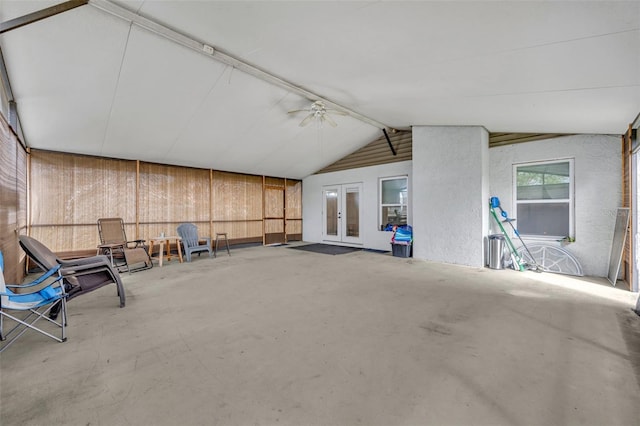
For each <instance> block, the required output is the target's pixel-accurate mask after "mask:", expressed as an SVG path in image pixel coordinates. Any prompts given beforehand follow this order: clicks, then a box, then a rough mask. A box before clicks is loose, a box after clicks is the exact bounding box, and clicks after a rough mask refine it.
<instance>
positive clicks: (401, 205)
mask: <svg viewBox="0 0 640 426" xmlns="http://www.w3.org/2000/svg"><path fill="white" fill-rule="evenodd" d="M408 180H409V179H408V178H407V177H406V176H399V177H390V178H382V179H380V230H381V231H385V230H389V229H388V228H390V227H392V226H393V225H406V224H407V211H408V207H407V205H408V201H409V197H408V192H407V183H408Z"/></svg>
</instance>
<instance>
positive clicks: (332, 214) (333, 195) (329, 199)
mask: <svg viewBox="0 0 640 426" xmlns="http://www.w3.org/2000/svg"><path fill="white" fill-rule="evenodd" d="M324 194H325V203H326V206H325V210H326V212H327V214H326V216H327V235H333V236H337V235H338V192H337V191H325V193H324Z"/></svg>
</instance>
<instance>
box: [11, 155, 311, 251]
mask: <svg viewBox="0 0 640 426" xmlns="http://www.w3.org/2000/svg"><path fill="white" fill-rule="evenodd" d="M25 155H26V154H25ZM30 160H31V167H30V178H31V205H32V207H31V218H30V220H29V222H30V228H31V229H30V233H31V235H32V236H33V237H34V238H36V239H38V240H39V241H41V242H42V243H43V244H45V245H46V246H48V247H50V248H51V249H52V250H53V251H54V252H57V253H65V254H67V253H69V254H70V253H76V252H83V253H87V252H91V251H93V250H95V249H96V246H97V244H98V243H99V235H98V227H97V223H96V222H97V219H98V218H106V217H120V218H122V219H123V220H124V222H125V230H126V233H127V237H128V239H130V240H133V239H137V238H142V239H149V238H152V237H157V236H158V235H159V234H160V233H161V232H164V233H165V234H167V235H169V234H175V233H176V227H177V225H178V224H180V223H182V222H192V223H194V224H196V226H198V232H199V234H200V235H201V236H211V237H213V238H215V234H216V233H221V232H226V233H227V236H228V238H229V240H230V241H231V242H232V243H234V242H235V243H242V242H259V241H263V232H264V231H265V230H266V231H268V232H275V233H284V220H285V216H284V205H285V204H284V203H285V201H284V199H285V198H284V197H285V188H286V192H287V193H288V194H290V199H289V200H288V201H287V206H288V207H287V208H288V209H290V210H291V212H292V215H293V216H291V217H290V220H291V221H293V222H295V223H294V224H293V225H291V226H292V229H294V230H295V231H296V232H299V233H301V220H302V217H301V212H302V207H301V205H298V204H296V203H302V198H301V187H302V182H300V181H295V180H294V181H286V180H285V179H281V178H263V177H262V176H254V175H245V174H239V173H229V172H221V171H214V170H206V169H194V168H189V167H180V166H170V165H162V164H155V163H146V162H140V161H130V160H117V159H107V158H102V157H90V156H83V155H76V154H67V153H59V152H48V151H40V150H33V152H32V153H31V156H30ZM25 167H26V166H25ZM263 179H264V182H269V185H270V186H268V187H263V186H264V185H263ZM13 181H15V179H13ZM23 181H24V182H26V175H25V179H23ZM58 182H62V184H58ZM285 184H286V185H285ZM24 192H25V193H26V190H25V191H24ZM265 200H267V201H268V206H269V214H273V215H276V216H274V217H277V218H279V224H278V223H275V222H273V223H272V222H271V220H270V219H265V217H271V216H265V213H266V211H265V210H264V209H263V202H264V201H265ZM23 213H24V214H22V217H23V219H22V221H23V222H21V223H25V224H26V223H27V219H26V203H25V207H24V209H23ZM263 227H264V229H263Z"/></svg>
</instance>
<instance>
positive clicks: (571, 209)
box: [511, 158, 575, 241]
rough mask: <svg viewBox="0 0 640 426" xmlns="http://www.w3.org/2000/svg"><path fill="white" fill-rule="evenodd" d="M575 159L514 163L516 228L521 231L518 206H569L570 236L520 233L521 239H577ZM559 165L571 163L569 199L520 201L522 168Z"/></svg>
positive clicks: (514, 215) (514, 213) (514, 214)
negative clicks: (519, 179)
mask: <svg viewBox="0 0 640 426" xmlns="http://www.w3.org/2000/svg"><path fill="white" fill-rule="evenodd" d="M574 162H575V159H574V158H559V159H554V160H544V161H527V162H522V163H514V164H513V215H512V216H511V217H513V218H514V219H516V222H515V224H516V225H515V226H516V229H518V230H519V227H518V226H517V223H518V222H517V219H518V205H519V204H554V203H555V204H557V203H566V202H568V204H569V235H538V234H525V233H522V232H520V235H521V237H523V238H527V239H537V240H546V241H548V240H553V241H557V240H559V239H563V238H566V237H569V238H571V239H575V167H574V166H575V165H574ZM558 163H569V198H568V199H566V198H556V199H537V200H535V199H534V200H518V168H519V167H522V166H541V165H545V164H558Z"/></svg>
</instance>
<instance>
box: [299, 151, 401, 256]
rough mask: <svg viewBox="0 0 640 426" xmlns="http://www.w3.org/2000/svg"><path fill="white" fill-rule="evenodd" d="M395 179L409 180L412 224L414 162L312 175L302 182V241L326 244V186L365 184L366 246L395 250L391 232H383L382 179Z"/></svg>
mask: <svg viewBox="0 0 640 426" xmlns="http://www.w3.org/2000/svg"><path fill="white" fill-rule="evenodd" d="M391 176H408V177H409V218H408V221H409V224H411V221H412V216H411V210H412V208H411V199H412V182H411V161H403V162H398V163H390V164H383V165H379V166H370V167H362V168H358V169H351V170H344V171H339V172H332V173H322V174H317V175H311V176H308V177H306V178H305V179H303V181H302V205H303V210H302V218H303V220H302V233H303V234H302V238H303V240H304V241H308V242H318V243H319V242H322V187H323V186H325V185H337V184H345V183H356V182H362V198H361V211H362V215H361V220H362V222H361V228H360V229H361V232H362V241H363V247H365V248H371V249H377V250H391V245H390V242H391V232H384V231H379V230H378V229H379V225H378V220H379V219H378V216H379V208H380V207H379V204H378V185H379V182H378V179H379V178H382V177H391Z"/></svg>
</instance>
